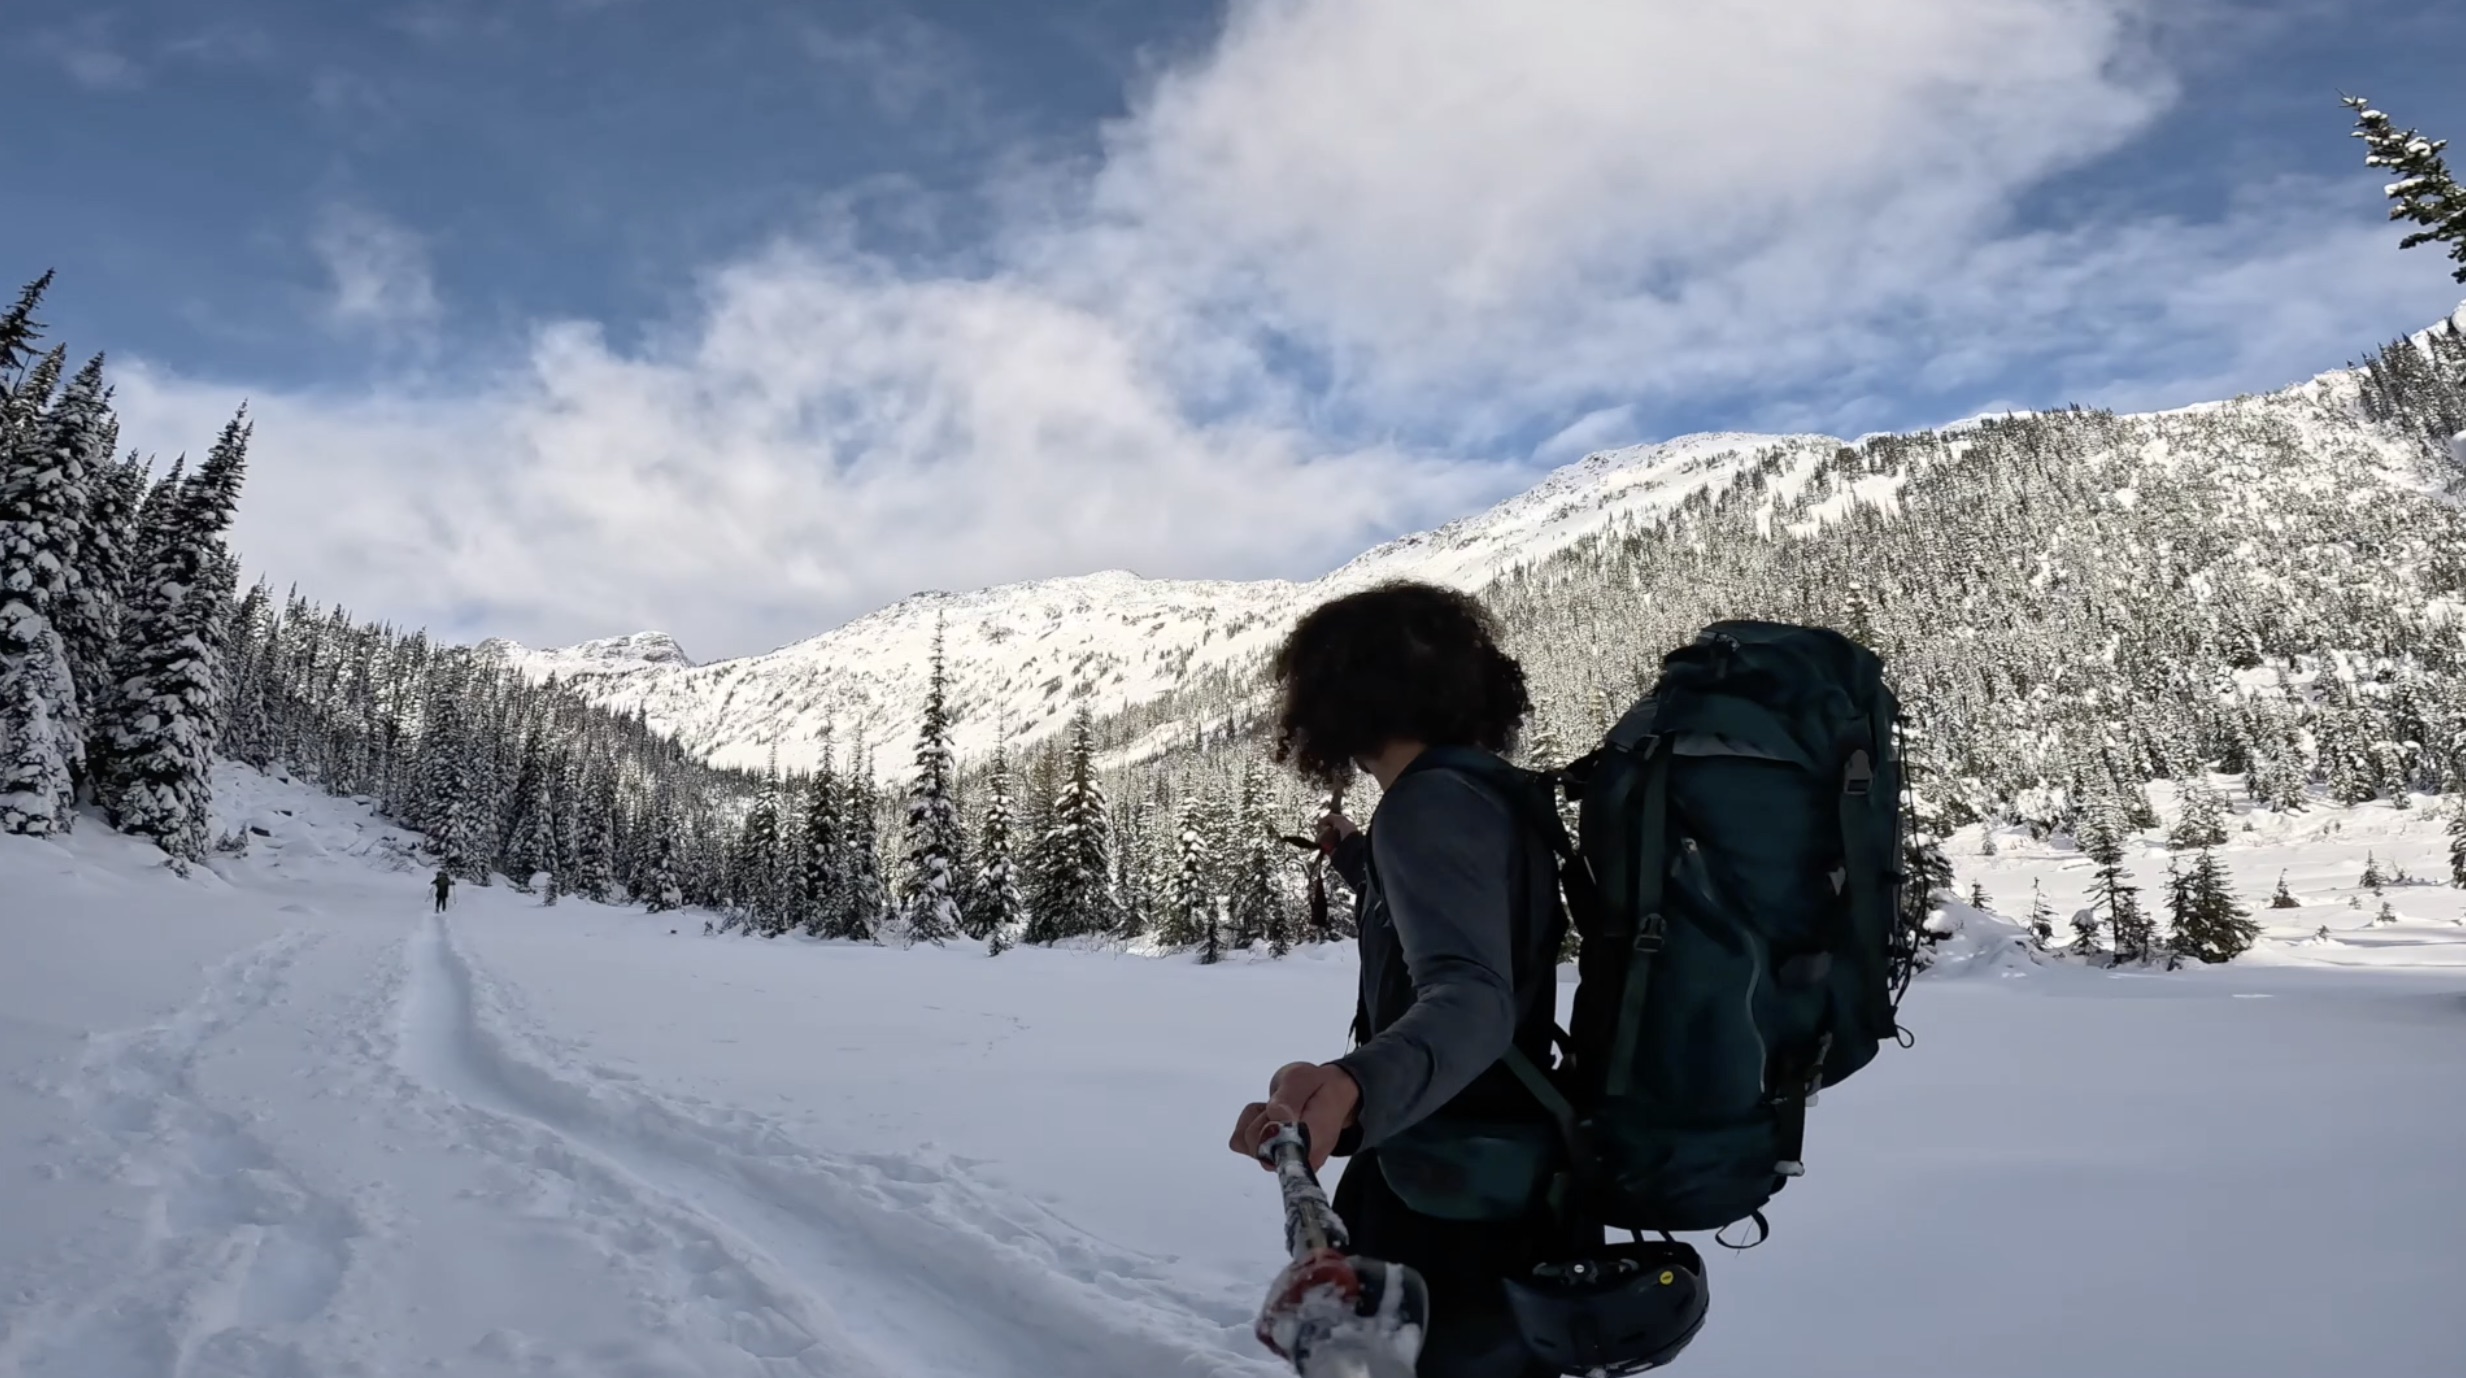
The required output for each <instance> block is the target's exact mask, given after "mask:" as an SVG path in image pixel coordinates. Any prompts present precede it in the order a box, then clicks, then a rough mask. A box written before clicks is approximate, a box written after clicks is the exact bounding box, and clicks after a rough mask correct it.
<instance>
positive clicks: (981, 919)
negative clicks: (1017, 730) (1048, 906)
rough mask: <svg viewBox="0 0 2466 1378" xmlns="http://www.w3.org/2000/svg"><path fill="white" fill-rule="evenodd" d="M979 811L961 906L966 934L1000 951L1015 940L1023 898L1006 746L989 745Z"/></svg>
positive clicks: (1024, 914) (1024, 918)
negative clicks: (971, 871) (972, 870)
mask: <svg viewBox="0 0 2466 1378" xmlns="http://www.w3.org/2000/svg"><path fill="white" fill-rule="evenodd" d="M984 788H985V796H984V797H985V814H984V818H983V820H982V822H981V824H980V825H979V828H980V830H979V832H978V834H977V838H978V840H977V845H976V874H975V877H974V878H973V880H972V881H971V882H970V884H969V886H968V902H967V906H966V908H965V910H964V911H962V915H961V919H962V927H963V929H964V931H965V932H966V934H967V935H968V936H969V937H971V938H973V939H975V940H976V941H978V942H981V943H983V944H985V945H986V947H987V948H988V949H989V950H991V951H993V952H996V953H998V952H1000V951H1002V950H1003V949H1004V948H1007V947H1008V946H1010V945H1011V943H1013V942H1015V941H1017V939H1018V936H1019V933H1020V931H1021V929H1022V928H1024V927H1025V925H1026V923H1027V901H1026V900H1025V899H1024V898H1023V897H1022V896H1021V895H1020V893H1019V852H1018V839H1017V837H1016V835H1015V833H1014V832H1013V824H1012V819H1011V798H1010V792H1011V778H1010V752H1009V749H1008V747H1007V746H1006V745H1003V744H997V745H995V747H994V749H993V760H992V763H991V764H990V765H989V766H988V767H987V768H986V771H985V786H984Z"/></svg>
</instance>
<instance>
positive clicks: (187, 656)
mask: <svg viewBox="0 0 2466 1378" xmlns="http://www.w3.org/2000/svg"><path fill="white" fill-rule="evenodd" d="M248 438H249V427H248V423H247V418H246V414H245V413H243V414H242V415H241V416H239V417H235V418H234V419H233V420H232V421H231V423H230V424H229V425H227V426H225V427H224V428H223V432H222V435H221V436H220V437H219V438H217V439H216V441H215V442H214V448H213V449H212V450H211V451H210V452H209V453H208V454H207V456H206V461H205V463H204V464H202V465H200V466H198V469H197V472H196V474H195V475H194V476H192V477H190V478H187V479H186V480H184V481H182V482H181V483H180V486H179V488H178V490H177V491H176V492H175V493H173V494H172V495H171V496H170V497H169V498H167V499H165V500H164V502H163V504H162V506H161V508H160V509H159V512H158V517H157V520H156V522H155V523H154V527H153V530H152V531H150V532H149V533H148V534H149V541H148V550H147V554H148V558H147V561H146V565H145V572H144V574H143V575H142V576H141V583H140V586H139V588H138V589H137V590H136V596H135V597H134V598H133V599H132V605H131V608H130V618H129V620H128V622H127V624H126V625H125V626H124V627H123V629H122V633H121V638H120V647H119V651H118V654H117V656H116V658H115V665H116V667H117V668H116V669H115V671H114V677H115V680H116V685H115V688H114V690H113V693H112V696H111V697H110V698H109V699H107V700H106V701H105V702H104V703H103V704H101V705H100V706H99V711H98V714H97V719H96V723H97V728H98V737H97V741H98V745H99V746H100V748H101V750H102V752H103V753H104V756H103V759H101V760H99V761H96V762H94V774H95V780H96V784H97V785H98V787H99V793H100V796H101V799H102V803H103V807H104V809H105V810H106V811H107V812H108V813H109V815H110V817H111V820H112V825H113V826H114V827H117V828H119V829H120V830H121V831H123V832H128V833H134V834H136V835H138V836H141V837H146V838H150V839H152V840H153V841H154V842H155V843H156V844H157V845H159V846H161V847H162V849H163V850H164V851H165V852H167V853H169V854H170V855H171V857H172V858H173V860H174V861H175V862H188V861H195V860H198V859H201V858H202V857H203V856H204V855H205V845H206V819H207V810H208V807H209V805H210V803H211V794H212V790H213V764H214V763H213V743H214V737H215V734H216V732H217V731H218V730H219V727H220V714H221V707H222V704H221V689H222V675H223V667H222V652H223V636H224V633H225V631H226V629H227V627H228V614H229V603H230V599H231V594H232V589H231V588H230V587H229V584H230V579H231V569H232V565H231V562H230V560H229V558H228V556H227V555H226V553H225V551H224V549H223V533H224V531H226V530H227V529H228V528H229V527H230V525H231V515H232V511H233V509H234V508H235V507H236V506H237V504H238V502H239V496H240V482H241V477H242V474H243V472H244V471H245V469H246V467H247V460H248ZM174 472H177V471H176V470H175V471H174Z"/></svg>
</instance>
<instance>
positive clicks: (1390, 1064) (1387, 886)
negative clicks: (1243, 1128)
mask: <svg viewBox="0 0 2466 1378" xmlns="http://www.w3.org/2000/svg"><path fill="white" fill-rule="evenodd" d="M1536 850H1540V851H1542V852H1543V854H1542V855H1541V856H1540V857H1538V858H1536V857H1535V856H1534V852H1535V851H1536ZM1334 862H1335V865H1336V868H1337V870H1338V872H1339V873H1340V874H1342V875H1343V876H1344V878H1345V879H1346V881H1347V882H1348V883H1349V884H1351V885H1352V887H1353V889H1354V892H1355V893H1356V894H1358V895H1360V896H1361V897H1362V905H1361V964H1362V975H1361V995H1362V1012H1363V1014H1364V1015H1366V1016H1367V1018H1366V1020H1365V1028H1364V1029H1363V1030H1362V1031H1361V1032H1364V1033H1366V1034H1367V1035H1368V1037H1367V1039H1366V1040H1365V1041H1364V1042H1362V1044H1361V1045H1360V1046H1359V1047H1357V1048H1355V1049H1354V1050H1353V1051H1352V1052H1351V1053H1349V1054H1347V1055H1345V1056H1344V1057H1341V1058H1339V1059H1337V1060H1336V1065H1337V1066H1339V1067H1342V1068H1344V1069H1345V1070H1346V1071H1347V1072H1349V1073H1351V1074H1352V1077H1353V1079H1354V1080H1355V1081H1356V1082H1358V1083H1360V1086H1361V1108H1360V1111H1359V1112H1358V1113H1359V1127H1358V1133H1357V1134H1348V1135H1347V1136H1346V1140H1347V1142H1346V1143H1344V1144H1342V1145H1340V1146H1339V1147H1340V1149H1341V1150H1342V1151H1348V1152H1349V1151H1352V1150H1354V1149H1357V1148H1375V1147H1377V1146H1378V1144H1379V1143H1380V1142H1381V1141H1382V1140H1384V1139H1386V1138H1388V1137H1389V1136H1391V1135H1393V1134H1395V1133H1397V1132H1398V1131H1400V1130H1403V1129H1406V1128H1409V1127H1410V1126H1412V1125H1413V1124H1415V1123H1418V1122H1419V1121H1421V1120H1422V1119H1424V1118H1426V1117H1427V1116H1429V1115H1430V1114H1431V1113H1432V1112H1434V1111H1436V1110H1438V1109H1440V1108H1441V1107H1442V1106H1445V1105H1447V1104H1448V1103H1449V1102H1451V1101H1454V1100H1456V1099H1457V1098H1458V1097H1459V1096H1462V1095H1464V1094H1465V1093H1466V1092H1467V1090H1468V1088H1473V1087H1475V1083H1476V1082H1477V1081H1478V1080H1480V1079H1482V1078H1483V1074H1484V1073H1486V1072H1489V1071H1490V1070H1491V1069H1492V1068H1493V1067H1495V1066H1496V1064H1497V1063H1498V1060H1499V1058H1500V1057H1501V1056H1502V1055H1504V1054H1505V1053H1506V1051H1507V1049H1508V1047H1509V1045H1510V1044H1511V1043H1528V1044H1531V1045H1532V1046H1531V1047H1529V1048H1528V1051H1529V1052H1534V1053H1537V1054H1538V1055H1539V1056H1540V1057H1541V1058H1543V1059H1545V1060H1546V1058H1547V1057H1548V1052H1547V1049H1548V1041H1549V1027H1550V1019H1551V1016H1552V1015H1553V1014H1554V1013H1555V1005H1554V1000H1555V995H1556V971H1555V964H1554V962H1553V960H1552V959H1553V958H1554V957H1555V955H1556V953H1555V950H1554V949H1555V947H1556V945H1557V941H1558V935H1557V931H1556V928H1555V925H1551V924H1542V923H1536V922H1535V921H1534V920H1535V916H1539V915H1543V914H1552V915H1554V914H1555V913H1556V908H1555V906H1556V898H1557V891H1556V882H1555V879H1554V877H1553V876H1552V874H1551V870H1550V864H1549V861H1548V858H1547V855H1546V849H1536V848H1530V847H1527V846H1525V845H1524V844H1523V842H1522V839H1521V834H1520V830H1519V829H1518V827H1517V824H1516V822H1515V820H1514V819H1513V818H1512V817H1511V816H1510V814H1509V812H1508V808H1507V805H1506V803H1505V802H1504V801H1502V800H1501V799H1499V798H1498V797H1497V796H1496V795H1495V794H1493V793H1491V792H1490V791H1489V790H1487V789H1485V788H1484V787H1483V786H1482V785H1480V784H1478V783H1476V782H1475V781H1474V780H1473V779H1471V778H1470V777H1469V776H1467V775H1465V774H1464V773H1463V772H1461V771H1457V770H1451V769H1448V768H1446V767H1444V766H1436V767H1429V768H1423V769H1416V770H1412V771H1408V772H1407V773H1406V774H1405V775H1403V776H1402V777H1400V778H1399V779H1398V780H1397V781H1396V783H1395V786H1394V787H1393V788H1392V789H1390V790H1389V791H1388V792H1387V795H1386V797H1385V798H1384V799H1382V800H1381V801H1380V802H1379V807H1378V811H1377V812H1376V813H1375V814H1373V815H1372V817H1371V821H1370V826H1369V830H1368V832H1367V833H1366V834H1365V835H1364V836H1361V837H1355V838H1351V839H1347V841H1346V844H1345V845H1344V846H1342V847H1339V848H1338V849H1337V852H1336V855H1335V857H1334ZM1545 930H1546V931H1545ZM1544 947H1547V948H1549V949H1552V950H1551V951H1548V952H1544V951H1542V950H1541V949H1543V948H1544ZM1519 976H1521V977H1522V978H1523V981H1522V986H1523V988H1522V989H1519V981H1518V977H1519ZM1497 1075H1498V1076H1500V1077H1505V1076H1507V1074H1506V1073H1505V1072H1504V1071H1503V1070H1502V1071H1500V1072H1499V1073H1498V1074H1497ZM1504 1094H1505V1096H1506V1097H1507V1098H1509V1099H1510V1100H1512V1101H1514V1102H1515V1103H1516V1106H1517V1108H1518V1109H1521V1108H1523V1107H1522V1106H1521V1101H1522V1100H1524V1099H1529V1097H1528V1096H1526V1094H1525V1093H1523V1092H1522V1091H1521V1089H1520V1088H1516V1087H1513V1086H1510V1087H1507V1088H1505V1089H1504ZM1480 1098H1481V1097H1479V1096H1476V1097H1474V1099H1480Z"/></svg>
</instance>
